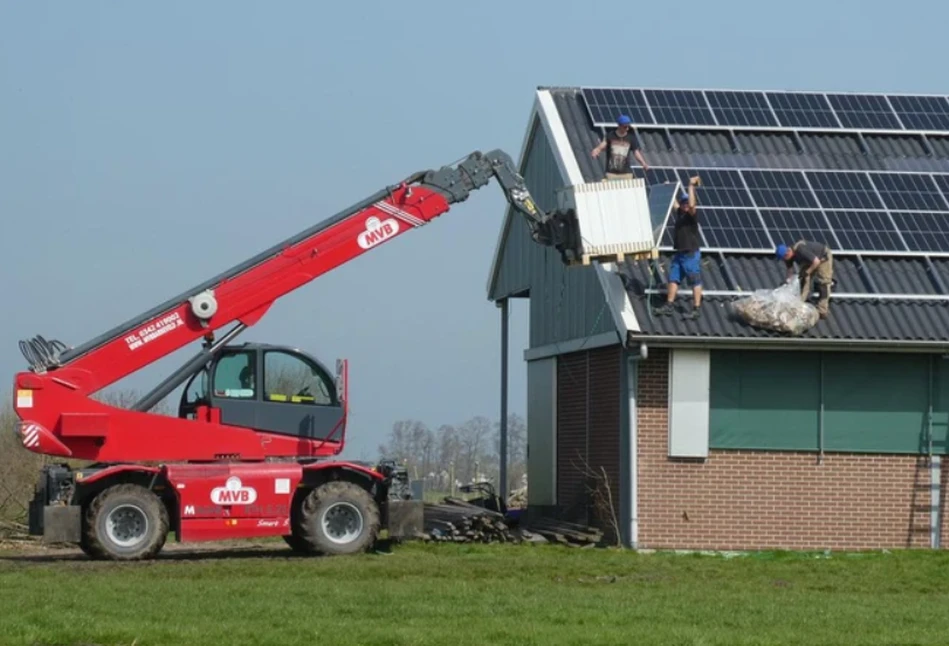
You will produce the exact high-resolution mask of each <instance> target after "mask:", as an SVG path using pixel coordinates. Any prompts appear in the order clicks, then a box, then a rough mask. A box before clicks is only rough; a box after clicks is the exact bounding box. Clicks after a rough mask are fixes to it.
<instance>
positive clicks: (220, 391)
mask: <svg viewBox="0 0 949 646" xmlns="http://www.w3.org/2000/svg"><path fill="white" fill-rule="evenodd" d="M256 369H257V362H256V361H255V355H254V353H253V352H235V353H233V354H227V355H224V356H223V357H221V358H220V359H219V360H218V362H217V365H216V366H215V367H214V396H215V397H228V398H233V399H253V398H254V396H255V395H256V393H257V390H256V387H255V384H254V382H255V381H256V379H255V373H256Z"/></svg>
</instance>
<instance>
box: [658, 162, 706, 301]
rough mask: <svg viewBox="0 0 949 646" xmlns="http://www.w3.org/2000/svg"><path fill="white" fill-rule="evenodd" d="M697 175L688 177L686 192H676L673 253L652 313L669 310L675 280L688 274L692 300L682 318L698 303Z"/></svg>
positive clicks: (699, 238) (679, 281) (674, 289)
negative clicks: (663, 291)
mask: <svg viewBox="0 0 949 646" xmlns="http://www.w3.org/2000/svg"><path fill="white" fill-rule="evenodd" d="M698 183H699V178H698V177H693V178H691V179H690V180H689V192H688V193H683V194H682V195H680V196H679V208H678V209H676V212H675V214H674V217H675V234H674V237H675V240H674V243H675V249H676V252H675V255H674V256H673V257H672V265H671V266H670V267H669V285H668V288H667V294H666V302H665V304H664V305H663V306H662V307H660V308H658V309H657V310H656V314H658V315H665V314H672V303H673V301H675V297H676V294H677V293H678V291H679V283H681V282H682V279H683V278H688V280H689V283H690V284H691V285H692V301H693V303H694V306H693V307H692V311H691V312H690V313H689V314H686V315H685V318H690V319H697V318H698V317H699V312H700V308H701V307H702V266H701V261H702V253H701V251H700V248H701V246H702V236H701V234H700V233H699V220H698V218H699V216H698V211H697V209H696V198H695V187H696V186H698Z"/></svg>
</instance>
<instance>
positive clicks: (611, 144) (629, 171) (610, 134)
mask: <svg viewBox="0 0 949 646" xmlns="http://www.w3.org/2000/svg"><path fill="white" fill-rule="evenodd" d="M632 122H633V121H632V119H630V118H629V117H627V116H626V115H625V114H621V115H619V117H617V119H616V124H617V125H616V129H615V130H609V131H607V132H606V136H604V137H603V140H602V141H601V142H600V143H599V144H597V146H596V148H594V149H593V151H592V152H591V153H590V154H591V155H592V156H593V158H594V159H596V158H597V157H599V156H600V153H602V152H603V151H604V150H606V179H631V178H632V177H633V167H632V166H633V164H632V159H633V158H635V159H636V161H638V162H639V164H640V166H642V167H643V172H645V171H647V170H649V164H647V163H646V159H645V158H644V157H643V151H642V150H641V149H640V147H639V139H638V138H637V137H636V133H635V132H633V131H632V129H631V128H630V127H629V126H630V124H631V123H632Z"/></svg>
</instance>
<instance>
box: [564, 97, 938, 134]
mask: <svg viewBox="0 0 949 646" xmlns="http://www.w3.org/2000/svg"><path fill="white" fill-rule="evenodd" d="M581 92H582V94H583V99H584V101H585V102H586V105H587V109H588V111H589V114H590V118H591V119H592V120H593V123H594V125H596V126H600V127H607V126H612V125H615V123H616V117H617V116H619V115H620V114H626V115H628V116H629V117H630V118H631V119H632V120H633V122H634V123H635V124H637V125H654V126H686V127H695V126H700V127H712V128H820V129H828V128H829V129H854V130H875V131H883V130H891V131H906V130H908V131H920V132H927V131H947V130H949V98H947V97H945V96H926V95H895V94H856V93H852V94H844V93H837V94H833V93H823V92H751V91H731V90H661V89H631V88H630V89H624V88H581Z"/></svg>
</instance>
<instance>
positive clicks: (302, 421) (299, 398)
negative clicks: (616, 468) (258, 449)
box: [178, 343, 343, 441]
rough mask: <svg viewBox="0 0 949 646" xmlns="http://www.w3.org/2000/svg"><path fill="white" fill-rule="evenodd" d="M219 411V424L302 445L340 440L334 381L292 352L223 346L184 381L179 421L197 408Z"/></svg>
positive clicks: (259, 346) (318, 365)
mask: <svg viewBox="0 0 949 646" xmlns="http://www.w3.org/2000/svg"><path fill="white" fill-rule="evenodd" d="M205 406H207V407H210V408H211V409H217V410H218V411H220V423H221V424H230V425H234V426H244V427H247V428H252V429H256V430H258V431H263V432H267V433H280V434H283V435H293V436H297V437H301V438H307V439H328V438H330V436H331V434H333V432H334V429H336V434H335V435H333V436H332V439H334V440H336V441H339V440H341V439H342V433H341V429H337V427H338V426H339V424H340V422H341V420H342V418H343V404H342V402H341V401H340V394H339V392H338V388H337V384H336V381H335V380H334V379H333V377H331V376H330V373H329V371H328V370H327V369H326V367H325V366H323V364H321V363H320V362H319V361H317V360H316V359H314V358H313V357H311V356H309V355H307V354H305V353H303V352H301V351H299V350H297V349H294V348H289V347H284V346H275V345H268V344H260V343H244V344H240V345H233V346H227V347H225V348H224V349H223V350H221V351H220V352H218V353H217V354H216V355H215V357H214V358H213V359H212V360H211V363H210V364H209V365H208V366H206V367H205V368H204V369H202V370H201V371H200V372H198V373H197V374H195V375H194V376H193V377H191V379H190V380H189V381H188V383H187V385H186V386H185V389H184V392H183V393H182V394H181V401H180V404H179V409H178V416H179V417H183V418H185V419H198V418H199V413H200V411H199V407H205Z"/></svg>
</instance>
